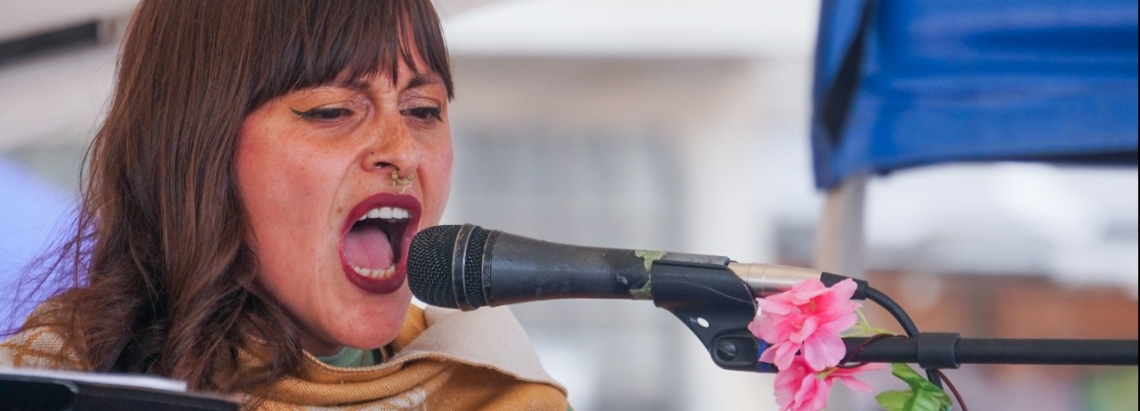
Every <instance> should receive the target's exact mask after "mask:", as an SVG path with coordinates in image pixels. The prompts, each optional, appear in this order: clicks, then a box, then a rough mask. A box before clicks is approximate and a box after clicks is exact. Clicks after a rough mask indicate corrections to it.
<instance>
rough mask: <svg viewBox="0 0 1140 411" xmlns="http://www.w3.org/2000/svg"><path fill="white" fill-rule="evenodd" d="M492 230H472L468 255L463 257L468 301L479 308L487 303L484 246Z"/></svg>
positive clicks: (476, 228) (468, 242)
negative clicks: (484, 276)
mask: <svg viewBox="0 0 1140 411" xmlns="http://www.w3.org/2000/svg"><path fill="white" fill-rule="evenodd" d="M490 234H491V232H490V231H487V230H484V229H483V228H482V227H475V229H474V230H471V237H470V239H469V240H468V241H467V255H466V256H464V259H463V261H464V262H463V284H464V288H465V291H466V293H467V303H468V304H471V306H472V307H475V308H479V307H482V306H484V305H487V301H485V300H484V298H483V246H484V245H486V244H487V236H489V235H490Z"/></svg>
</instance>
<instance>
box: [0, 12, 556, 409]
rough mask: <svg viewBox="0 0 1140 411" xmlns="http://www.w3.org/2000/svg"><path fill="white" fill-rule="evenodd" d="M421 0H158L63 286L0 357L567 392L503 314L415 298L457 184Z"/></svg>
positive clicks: (260, 390)
mask: <svg viewBox="0 0 1140 411" xmlns="http://www.w3.org/2000/svg"><path fill="white" fill-rule="evenodd" d="M452 90H453V86H452V79H451V73H450V69H449V63H448V56H447V51H446V49H445V46H444V43H443V37H442V35H441V33H440V24H439V20H438V17H437V16H436V14H435V11H434V10H433V8H432V6H431V4H430V3H429V1H428V0H372V1H369V0H357V1H346V0H338V1H320V0H310V1H306V0H289V1H283V0H226V1H177V0H154V1H151V0H143V1H142V3H141V4H140V5H139V6H138V9H137V10H136V12H135V15H134V16H133V18H132V20H131V23H130V25H129V27H128V30H127V35H126V38H125V40H124V44H123V48H122V50H121V53H120V58H119V64H118V77H117V83H116V86H115V91H114V95H113V98H112V101H111V104H110V108H109V112H108V114H107V118H106V120H105V122H104V123H103V125H102V127H101V128H100V130H99V132H98V133H97V135H96V137H95V140H94V142H93V143H92V147H91V149H90V152H89V159H90V165H89V168H88V170H87V185H86V186H85V188H84V190H83V196H82V203H81V206H80V213H79V217H78V221H77V225H76V234H75V236H74V238H73V239H72V240H71V241H70V242H69V243H67V244H66V245H65V246H63V247H62V248H60V249H59V250H58V252H57V253H56V254H55V255H54V257H53V258H50V259H48V260H46V261H48V262H49V263H48V264H44V265H43V267H44V268H43V269H42V270H41V271H42V275H38V276H37V278H35V279H31V280H34V281H35V282H36V284H39V285H41V286H43V285H51V284H56V283H58V282H59V281H67V283H66V284H71V285H72V286H69V287H66V289H65V290H63V291H61V292H59V293H58V294H57V295H55V296H54V297H52V298H50V299H49V300H48V301H47V302H45V303H43V304H41V305H40V306H39V307H38V308H37V309H36V310H35V311H34V312H33V314H32V315H31V316H29V317H28V319H27V320H26V322H25V323H24V325H23V326H22V327H21V328H20V329H19V330H17V331H16V333H15V334H13V335H11V336H10V337H9V338H8V339H7V340H5V341H4V342H3V343H0V366H10V367H33V368H52V369H66V370H80V371H90V372H116V373H139V374H151V375H157V376H164V377H169V378H174V379H179V380H184V381H187V382H188V384H189V387H190V388H191V389H192V390H194V391H200V392H213V393H221V394H227V395H236V396H237V397H240V398H241V399H242V400H243V401H244V405H245V407H246V408H248V409H253V408H257V409H267V410H276V409H290V410H292V409H322V410H325V409H335V410H356V409H368V410H381V409H383V410H388V409H398V410H520V411H522V410H558V411H563V410H566V409H567V408H568V406H567V403H566V396H565V392H564V389H563V388H561V387H560V386H558V385H557V384H556V383H554V382H553V381H552V380H551V379H550V377H549V376H547V375H546V373H545V372H544V371H543V369H542V367H541V365H540V364H539V363H538V359H537V357H536V355H535V354H534V352H533V349H532V348H531V347H530V345H529V340H528V339H527V338H526V336H525V334H524V333H523V332H522V331H521V329H520V327H519V326H518V324H517V322H516V321H515V320H514V318H513V317H512V316H511V315H510V313H509V312H508V311H505V310H502V309H483V310H478V311H473V312H470V313H458V312H453V311H445V310H441V309H427V310H426V311H425V310H421V309H419V308H416V307H414V306H411V305H410V301H411V293H410V292H409V291H408V287H407V285H406V281H405V280H406V271H405V265H406V260H407V254H408V246H409V243H410V242H411V239H412V237H413V236H414V235H415V234H416V232H418V231H419V230H420V229H422V228H425V227H430V226H433V225H436V224H438V223H439V220H440V216H441V215H442V213H443V210H444V206H445V204H446V203H447V196H448V190H449V189H450V182H451V165H452V143H451V135H450V130H449V126H448V102H449V100H450V99H451V97H452Z"/></svg>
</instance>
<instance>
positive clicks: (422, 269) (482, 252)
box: [407, 224, 867, 310]
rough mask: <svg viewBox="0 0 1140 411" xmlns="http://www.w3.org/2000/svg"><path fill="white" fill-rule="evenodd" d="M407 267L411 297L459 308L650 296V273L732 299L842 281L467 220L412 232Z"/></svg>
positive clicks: (862, 290)
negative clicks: (803, 283) (580, 242)
mask: <svg viewBox="0 0 1140 411" xmlns="http://www.w3.org/2000/svg"><path fill="white" fill-rule="evenodd" d="M407 267H408V286H409V287H410V288H411V290H412V294H414V295H415V296H416V298H418V299H420V300H421V301H423V302H425V303H427V304H431V305H435V306H439V307H448V308H458V309H461V310H473V309H476V308H479V307H483V306H499V305H507V304H516V303H522V302H530V301H541V300H552V299H567V298H588V299H628V300H651V299H654V293H653V285H654V282H653V281H654V276H655V274H656V275H657V277H658V278H659V280H658V284H659V286H660V285H663V283H662V282H663V281H672V282H674V283H675V282H676V281H685V282H687V283H692V284H696V285H697V286H698V287H700V288H702V289H704V290H708V291H711V292H715V293H718V294H725V293H724V292H723V291H721V290H726V289H727V290H730V291H739V292H731V294H732V295H733V296H734V298H735V299H737V300H740V299H742V298H747V296H751V298H763V297H766V296H769V295H772V294H775V293H779V292H782V291H785V290H788V289H790V288H791V287H792V285H793V284H794V283H795V282H797V281H799V280H803V279H811V278H815V279H820V280H822V281H823V282H824V284H826V285H829V286H830V285H832V284H835V283H838V282H839V281H842V280H844V279H846V278H847V277H843V276H839V275H835V274H830V273H826V272H822V271H818V270H812V269H807V268H798V267H787V266H779V265H770V264H745V263H738V262H734V261H732V260H731V259H729V258H728V257H722V256H711V255H699V254H684V253H672V252H660V251H647V250H624V249H613V248H597V247H584V246H574V245H566V244H558V243H552V242H548V241H541V240H534V239H530V238H526V237H522V236H517V235H513V234H509V233H504V232H501V231H497V230H485V229H483V228H481V227H479V226H475V225H471V224H465V225H461V226H460V225H441V226H435V227H429V228H427V229H424V230H423V231H421V232H419V233H418V234H416V236H415V238H414V239H413V240H412V244H411V246H410V251H409V256H408V265H407ZM856 283H858V285H859V287H858V290H857V291H856V293H855V297H854V298H857V299H863V298H864V297H865V291H866V284H867V283H866V282H864V281H861V280H856ZM659 288H660V287H659ZM738 288H740V289H742V290H736V289H738ZM741 296H745V297H741ZM742 302H743V301H742ZM747 303H753V302H752V301H751V300H750V299H749V300H748V301H747Z"/></svg>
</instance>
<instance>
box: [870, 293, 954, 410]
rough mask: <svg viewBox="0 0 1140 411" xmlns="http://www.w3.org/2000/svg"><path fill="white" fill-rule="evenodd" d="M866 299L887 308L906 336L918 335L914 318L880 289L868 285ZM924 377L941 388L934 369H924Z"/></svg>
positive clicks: (940, 382)
mask: <svg viewBox="0 0 1140 411" xmlns="http://www.w3.org/2000/svg"><path fill="white" fill-rule="evenodd" d="M867 299H868V300H871V301H874V302H875V303H876V304H878V305H879V306H880V307H883V309H884V310H887V312H888V313H891V315H892V316H894V317H895V321H898V322H899V325H901V326H902V328H903V331H904V332H906V335H907V336H908V337H917V336H918V326H916V325H914V320H911V319H910V316H909V315H907V313H906V311H905V310H903V308H902V306H900V305H899V304H898V303H896V302H895V300H892V299H891V297H888V296H887V295H886V294H884V293H883V292H882V291H879V290H876V289H875V288H874V287H870V286H868V287H867ZM926 379H928V380H930V383H931V384H934V386H935V387H938V388H942V380H940V379H938V374H937V373H935V372H934V370H926Z"/></svg>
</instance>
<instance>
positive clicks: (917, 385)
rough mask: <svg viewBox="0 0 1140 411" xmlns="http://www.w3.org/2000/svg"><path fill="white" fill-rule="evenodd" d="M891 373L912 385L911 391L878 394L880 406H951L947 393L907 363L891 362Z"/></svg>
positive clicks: (925, 410)
mask: <svg viewBox="0 0 1140 411" xmlns="http://www.w3.org/2000/svg"><path fill="white" fill-rule="evenodd" d="M891 374H894V376H895V377H898V379H900V380H902V381H903V382H905V383H906V385H909V386H910V391H887V392H884V393H882V394H879V395H876V396H875V400H876V401H878V403H879V406H881V407H883V409H885V410H887V411H943V410H947V409H949V408H950V404H951V401H950V396H949V395H946V393H945V392H944V391H942V389H941V388H938V387H937V386H935V385H934V384H932V383H931V382H930V381H927V380H926V378H923V377H922V375H919V374H918V373H917V372H915V371H914V369H912V368H910V366H908V365H906V364H891Z"/></svg>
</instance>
